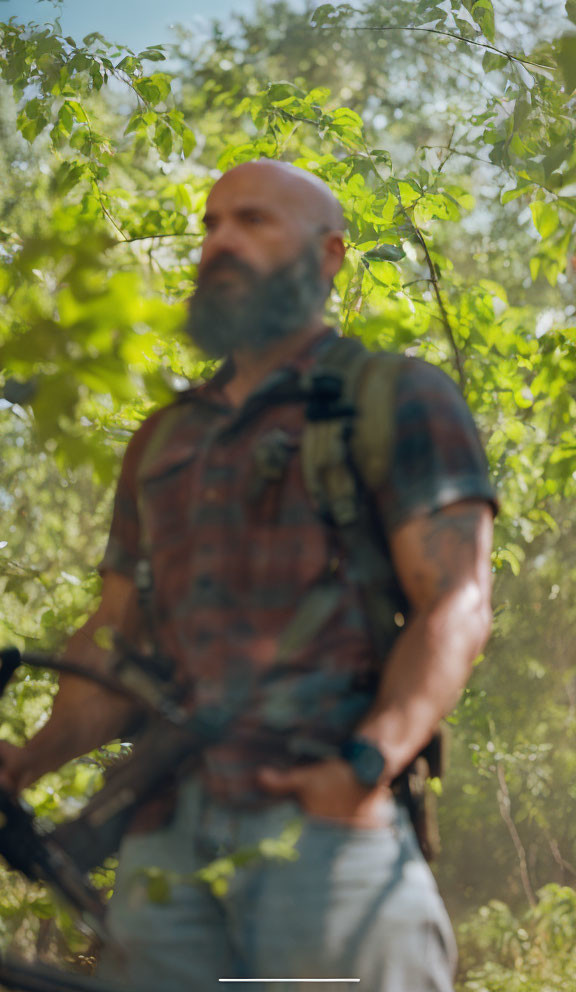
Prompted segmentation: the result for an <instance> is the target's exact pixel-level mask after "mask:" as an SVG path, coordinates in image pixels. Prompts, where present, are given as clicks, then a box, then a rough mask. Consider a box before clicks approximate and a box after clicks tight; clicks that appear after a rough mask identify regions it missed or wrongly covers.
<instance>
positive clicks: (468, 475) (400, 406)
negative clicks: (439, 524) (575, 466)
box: [379, 358, 497, 532]
mask: <svg viewBox="0 0 576 992" xmlns="http://www.w3.org/2000/svg"><path fill="white" fill-rule="evenodd" d="M463 499H480V500H486V501H487V502H488V503H490V504H491V506H492V507H493V510H494V512H496V509H497V501H496V495H495V491H494V488H493V486H492V484H491V482H490V480H489V477H488V465H487V461H486V456H485V454H484V451H483V448H482V444H481V442H480V438H479V436H478V431H477V429H476V425H475V423H474V420H473V419H472V415H471V413H470V411H469V409H468V407H467V405H466V403H465V401H464V399H463V397H462V395H461V393H460V391H459V389H458V387H457V386H456V384H455V383H454V382H453V381H452V379H450V378H449V377H448V376H447V375H446V374H445V373H444V372H442V370H441V369H439V368H437V367H436V366H434V365H430V364H429V363H428V362H423V361H420V360H419V359H415V358H407V359H406V360H405V361H404V362H403V363H402V367H401V369H400V372H399V375H398V380H397V393H396V418H395V436H394V442H393V448H392V453H391V463H390V469H389V474H388V478H387V481H386V484H385V486H384V487H383V490H382V492H381V494H380V497H379V506H380V512H381V514H382V518H383V520H384V525H385V527H386V530H387V531H388V532H390V531H392V530H394V528H396V527H397V526H398V525H399V524H401V523H404V522H405V521H407V520H409V519H411V518H412V517H416V516H422V515H427V514H430V513H434V511H436V510H439V509H441V508H442V507H445V506H449V505H450V504H451V503H456V502H458V501H459V500H463Z"/></svg>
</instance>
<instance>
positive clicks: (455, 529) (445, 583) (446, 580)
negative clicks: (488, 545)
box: [419, 506, 481, 594]
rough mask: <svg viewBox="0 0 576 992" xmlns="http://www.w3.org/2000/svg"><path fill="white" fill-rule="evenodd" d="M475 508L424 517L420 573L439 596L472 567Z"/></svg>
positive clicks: (478, 514)
mask: <svg viewBox="0 0 576 992" xmlns="http://www.w3.org/2000/svg"><path fill="white" fill-rule="evenodd" d="M480 518H481V510H480V508H479V507H476V506H470V507H466V508H464V507H462V509H461V510H459V511H458V512H456V513H454V512H439V513H435V514H433V515H432V516H431V517H428V518H426V520H425V521H424V522H423V525H422V528H421V534H420V549H419V550H420V555H421V559H420V560H421V563H422V567H423V569H422V570H423V571H424V570H425V571H427V572H429V580H430V578H431V576H432V575H434V576H435V581H434V585H435V587H436V591H437V593H439V594H443V593H446V592H449V591H450V590H451V589H452V588H454V587H455V586H457V585H458V583H459V582H460V581H461V578H462V576H463V574H464V573H465V572H466V571H467V570H468V569H470V568H473V565H474V561H475V559H476V554H477V544H478V527H479V522H480Z"/></svg>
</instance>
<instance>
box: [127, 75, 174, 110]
mask: <svg viewBox="0 0 576 992" xmlns="http://www.w3.org/2000/svg"><path fill="white" fill-rule="evenodd" d="M134 88H135V89H136V90H137V91H138V93H139V94H140V96H141V97H143V99H144V100H146V102H147V103H149V104H151V105H152V106H153V107H154V106H156V104H158V103H161V102H162V101H164V100H166V98H167V97H168V96H169V95H170V77H169V76H167V75H166V74H165V73H162V72H155V73H154V74H153V75H152V76H144V77H143V78H142V79H136V80H135V81H134Z"/></svg>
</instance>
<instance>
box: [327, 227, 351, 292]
mask: <svg viewBox="0 0 576 992" xmlns="http://www.w3.org/2000/svg"><path fill="white" fill-rule="evenodd" d="M323 248H324V253H323V258H322V274H323V275H324V276H325V277H326V279H328V280H329V281H330V282H332V280H333V279H334V276H335V275H336V273H337V272H339V271H340V269H341V268H342V263H343V262H344V256H345V254H346V245H345V244H344V236H343V234H342V232H341V231H328V233H327V234H325V235H324V245H323Z"/></svg>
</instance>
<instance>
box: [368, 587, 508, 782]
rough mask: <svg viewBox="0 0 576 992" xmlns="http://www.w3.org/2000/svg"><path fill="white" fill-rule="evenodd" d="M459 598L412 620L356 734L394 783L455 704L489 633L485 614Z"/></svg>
mask: <svg viewBox="0 0 576 992" xmlns="http://www.w3.org/2000/svg"><path fill="white" fill-rule="evenodd" d="M470 599H471V597H470V595H465V594H464V595H461V596H458V597H457V598H451V599H450V600H447V601H446V602H443V603H441V604H439V605H438V606H437V607H436V608H435V609H433V610H431V611H430V612H428V613H422V614H419V615H416V616H415V617H414V618H413V619H412V620H411V621H410V623H409V625H408V627H407V628H406V630H405V631H404V633H403V634H402V635H401V636H400V637H399V639H398V641H397V643H396V645H395V647H394V649H393V651H392V652H391V654H390V656H389V657H388V659H387V660H386V662H385V669H384V672H383V674H382V679H381V682H380V687H379V691H378V695H377V698H376V701H375V704H374V706H373V707H372V709H371V711H370V712H369V713H368V715H367V716H366V718H365V719H364V720H363V721H362V724H361V726H360V727H359V728H358V733H359V734H362V735H364V736H366V737H368V738H369V739H370V740H373V741H374V742H375V743H377V745H378V746H379V747H380V748H381V749H382V751H383V753H384V754H385V756H386V774H387V777H388V779H389V780H392V779H394V778H395V777H396V776H397V775H398V774H399V773H400V772H401V771H402V770H403V769H404V768H405V767H406V765H407V764H409V762H410V761H411V760H412V759H413V758H414V757H415V756H416V755H417V754H418V753H419V751H420V750H421V749H422V748H423V747H424V746H425V745H426V744H427V743H428V741H429V740H430V738H431V737H432V735H433V733H434V731H435V730H436V728H437V726H438V723H439V721H440V720H441V719H442V717H443V716H445V715H446V713H449V712H450V710H451V709H453V707H454V706H455V705H456V703H457V701H458V699H459V697H460V694H461V692H462V690H463V688H464V686H465V684H466V682H467V680H468V677H469V674H470V670H471V666H472V663H473V661H474V659H475V658H476V657H477V656H478V654H479V653H480V651H481V650H482V648H483V646H484V644H485V642H486V639H487V637H488V633H489V611H488V609H487V606H486V604H485V603H482V602H481V601H480V600H478V601H477V602H473V601H472V602H471V601H470Z"/></svg>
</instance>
